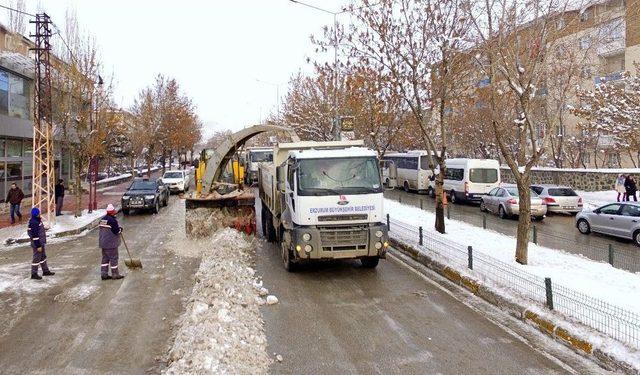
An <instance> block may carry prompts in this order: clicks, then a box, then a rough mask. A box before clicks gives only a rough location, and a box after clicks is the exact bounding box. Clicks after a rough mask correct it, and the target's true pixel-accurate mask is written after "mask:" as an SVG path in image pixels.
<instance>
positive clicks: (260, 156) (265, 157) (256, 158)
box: [251, 151, 273, 163]
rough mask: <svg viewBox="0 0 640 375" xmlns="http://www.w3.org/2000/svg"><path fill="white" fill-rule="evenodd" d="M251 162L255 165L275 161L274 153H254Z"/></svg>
mask: <svg viewBox="0 0 640 375" xmlns="http://www.w3.org/2000/svg"><path fill="white" fill-rule="evenodd" d="M251 161H252V162H254V163H261V162H271V161H273V151H252V152H251Z"/></svg>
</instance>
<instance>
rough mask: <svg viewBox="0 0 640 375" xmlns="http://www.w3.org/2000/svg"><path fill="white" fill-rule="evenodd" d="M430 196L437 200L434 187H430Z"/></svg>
mask: <svg viewBox="0 0 640 375" xmlns="http://www.w3.org/2000/svg"><path fill="white" fill-rule="evenodd" d="M429 196H430V197H431V198H434V199H435V197H436V189H434V188H432V187H429Z"/></svg>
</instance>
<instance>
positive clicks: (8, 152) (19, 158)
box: [0, 25, 72, 202]
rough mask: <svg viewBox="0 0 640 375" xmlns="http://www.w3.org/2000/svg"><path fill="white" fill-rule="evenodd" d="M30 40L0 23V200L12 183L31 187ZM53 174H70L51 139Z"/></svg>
mask: <svg viewBox="0 0 640 375" xmlns="http://www.w3.org/2000/svg"><path fill="white" fill-rule="evenodd" d="M31 46H32V42H31V41H29V40H28V39H27V38H25V37H23V36H22V35H19V34H15V33H12V32H10V31H9V30H7V29H6V28H5V27H4V26H2V25H0V201H2V202H3V201H4V200H5V198H6V192H7V190H8V189H9V187H10V185H11V184H12V183H16V184H17V185H18V186H19V187H21V188H22V189H23V191H24V192H25V195H27V196H28V195H29V194H30V193H31V190H32V185H33V182H32V179H33V176H32V175H33V173H32V171H33V116H34V108H33V105H34V103H33V90H34V60H33V58H32V55H31V53H30V51H29V48H30V47H31ZM54 153H55V156H54V157H55V168H56V177H57V178H62V179H64V180H68V179H69V178H71V172H72V168H71V162H72V161H71V158H70V156H69V153H67V152H63V150H61V148H60V147H59V146H58V142H55V141H54Z"/></svg>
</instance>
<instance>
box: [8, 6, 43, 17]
mask: <svg viewBox="0 0 640 375" xmlns="http://www.w3.org/2000/svg"><path fill="white" fill-rule="evenodd" d="M0 8H4V9H7V10H10V11H12V12H16V13H20V14H24V15H26V16H30V17H35V16H36V15H35V14H31V13H27V12H25V11H23V10H19V9H15V8H11V7H8V6H6V5H1V4H0Z"/></svg>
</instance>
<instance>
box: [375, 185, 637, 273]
mask: <svg viewBox="0 0 640 375" xmlns="http://www.w3.org/2000/svg"><path fill="white" fill-rule="evenodd" d="M384 195H385V198H388V199H391V200H394V201H396V202H397V201H401V202H402V203H403V204H407V205H412V206H415V207H422V208H423V209H424V210H427V211H431V212H434V211H435V203H434V200H433V199H432V198H431V197H429V196H428V195H424V194H417V193H414V192H410V193H406V192H405V191H403V190H399V189H396V190H387V191H385V194H384ZM449 209H450V215H451V219H452V220H460V221H464V222H467V223H470V224H473V225H476V226H479V227H482V225H483V223H482V219H483V216H485V217H486V226H487V229H488V230H493V231H496V232H499V233H503V234H506V235H509V236H515V234H516V231H517V227H518V220H517V218H513V219H506V220H503V219H500V218H499V217H498V216H497V215H493V214H490V213H487V214H483V213H482V212H480V207H479V206H478V205H477V204H449ZM533 224H534V225H535V226H536V227H537V228H536V229H537V237H538V238H537V239H538V244H540V245H542V246H546V247H550V248H554V249H562V250H565V251H567V252H570V253H574V254H582V255H584V256H586V257H587V258H589V259H593V260H596V261H600V262H607V261H608V249H609V245H611V246H612V247H613V248H614V251H615V254H614V255H615V256H614V265H615V267H617V268H621V269H626V270H628V271H632V272H640V247H638V246H636V245H634V244H633V243H632V242H631V241H630V240H625V239H620V238H616V237H609V236H605V235H600V234H595V233H591V234H590V235H583V234H581V233H580V232H579V231H578V229H577V228H576V226H575V217H574V216H571V215H563V214H549V215H547V217H546V218H545V219H544V220H543V221H534V222H533Z"/></svg>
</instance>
